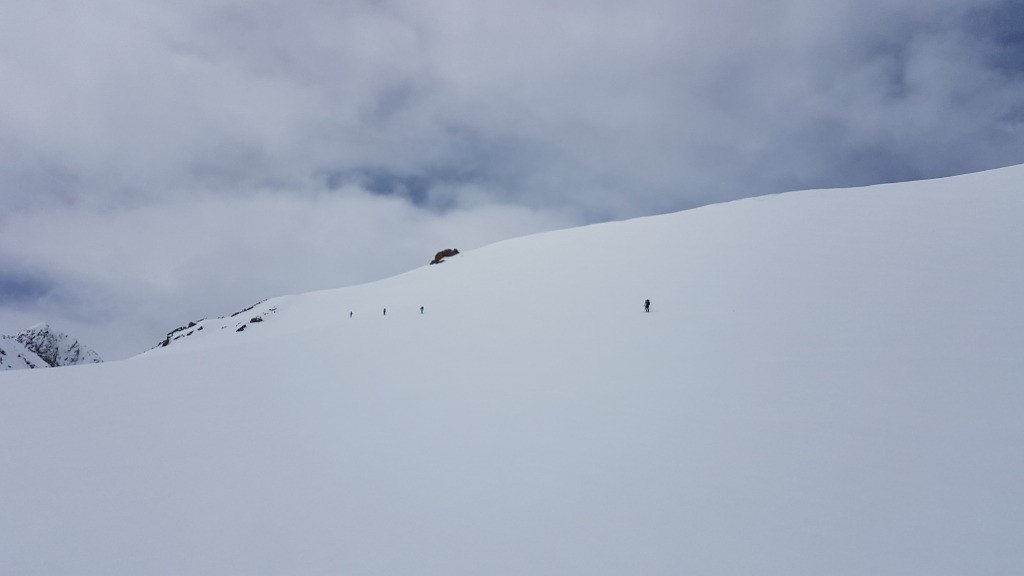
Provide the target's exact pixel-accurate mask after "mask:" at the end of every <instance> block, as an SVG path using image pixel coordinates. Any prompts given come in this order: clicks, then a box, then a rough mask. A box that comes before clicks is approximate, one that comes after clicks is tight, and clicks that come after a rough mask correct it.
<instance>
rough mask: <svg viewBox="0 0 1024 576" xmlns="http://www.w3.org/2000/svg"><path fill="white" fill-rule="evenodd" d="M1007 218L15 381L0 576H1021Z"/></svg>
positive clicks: (964, 207) (349, 310)
mask: <svg viewBox="0 0 1024 576" xmlns="http://www.w3.org/2000/svg"><path fill="white" fill-rule="evenodd" d="M1022 187H1024V167H1013V168H1008V169H1003V170H997V171H992V172H986V173H980V174H975V175H968V176H962V177H956V178H948V179H943V180H936V181H929V182H915V183H906V184H896V185H885V186H875V187H869V188H861V189H849V190H819V191H809V192H799V193H790V194H783V195H778V196H770V197H761V198H755V199H749V200H743V201H738V202H733V203H729V204H722V205H715V206H708V207H705V208H701V209H696V210H691V211H686V212H681V213H677V214H669V215H664V216H656V217H650V218H641V219H636V220H630V221H625V222H615V223H609V224H600V225H594V226H588V227H583V228H577V229H572V230H564V231H559V232H551V233H546V234H540V235H536V236H529V237H525V238H519V239H516V240H511V241H507V242H501V243H498V244H494V245H491V246H488V247H485V248H482V249H479V250H473V251H466V252H463V253H462V254H460V255H459V256H456V257H453V258H450V259H448V260H446V261H445V262H444V263H443V264H441V265H436V266H426V265H425V266H423V267H422V268H419V269H416V270H412V271H410V272H408V273H406V274H402V275H400V276H396V277H393V278H389V279H386V280H382V281H379V282H374V283H371V284H365V285H360V286H353V287H348V288H341V289H336V290H327V291H321V292H313V293H308V294H299V295H292V296H283V297H277V298H271V299H269V300H266V301H264V302H261V303H259V304H257V305H256V306H253V307H251V308H250V309H247V310H245V311H244V312H242V313H238V314H236V315H234V316H227V317H224V318H217V319H205V320H200V321H194V323H192V325H191V326H189V325H188V324H187V323H186V325H185V327H184V328H182V329H180V330H175V331H173V332H172V333H171V334H170V335H169V336H168V339H167V341H166V342H167V345H162V346H157V347H156V348H154V349H152V350H150V351H148V352H146V353H144V354H141V355H140V356H138V357H135V358H132V359H129V360H126V361H121V362H109V363H105V364H98V365H91V366H80V367H73V368H69V369H66V370H56V371H44V370H38V371H11V372H7V373H5V374H4V375H3V376H2V377H0V462H2V471H3V472H2V473H0V510H2V511H3V513H2V514H0V565H2V566H5V569H6V570H8V571H9V572H10V573H12V574H71V573H73V574H417V575H430V574H439V575H440V574H444V575H451V574H491V575H494V574H557V575H566V574H588V575H594V574H615V575H619V574H644V575H654V574H666V575H667V574H671V575H677V574H723V575H726V574H727V575H763V574H786V575H815V576H817V575H821V574H871V575H873V576H877V575H899V576H913V575H920V576H932V575H935V574H971V575H996V574H1019V573H1022V572H1024V530H1022V526H1024V492H1022V490H1021V478H1024V458H1022V457H1021V446H1022V445H1024V419H1022V418H1021V414H1022V413H1024V386H1022V385H1021V384H1022V382H1024V354H1022V350H1024V306H1022V305H1021V294H1024V267H1022V266H1021V263H1022V262H1024V226H1022V224H1024V195H1022V193H1021V190H1022ZM429 252H432V250H430V251H429ZM645 299H650V300H651V303H652V306H651V311H650V313H645V312H644V311H643V302H644V300H645ZM421 306H423V307H424V308H423V312H422V313H421V312H420V307H421ZM385 309H386V314H385ZM243 327H244V329H242V328H243Z"/></svg>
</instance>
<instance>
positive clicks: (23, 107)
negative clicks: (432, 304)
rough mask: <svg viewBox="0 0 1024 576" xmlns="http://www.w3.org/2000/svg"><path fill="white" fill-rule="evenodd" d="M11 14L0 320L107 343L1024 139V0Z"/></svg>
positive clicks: (235, 1) (1, 163)
mask: <svg viewBox="0 0 1024 576" xmlns="http://www.w3.org/2000/svg"><path fill="white" fill-rule="evenodd" d="M0 14H2V16H0V85H2V87H3V88H2V90H0V333H5V334H13V333H16V332H17V331H19V330H21V329H22V328H25V327H28V326H29V325H32V324H35V323H38V322H42V321H48V322H50V323H51V324H52V325H53V326H55V327H57V328H60V329H63V330H66V331H68V332H71V333H73V334H74V335H76V336H77V337H78V338H79V339H81V340H82V341H83V342H85V343H86V344H88V345H91V346H92V347H93V348H95V349H96V350H97V351H98V352H99V353H100V354H101V355H102V356H104V357H105V358H107V359H118V358H124V357H127V356H130V355H133V354H136V353H139V352H142V351H144V350H145V349H147V348H149V347H150V346H152V345H153V344H155V343H156V342H157V341H159V340H160V339H161V338H162V337H163V335H164V334H165V333H166V332H168V331H170V330H171V329H173V328H176V327H177V326H179V325H181V324H184V323H187V322H188V321H189V320H194V319H199V318H202V317H206V316H221V315H225V314H230V313H231V312H234V311H236V310H239V309H241V308H244V307H246V306H248V305H250V304H253V303H255V302H256V301H258V300H261V299H263V298H267V297H272V296H277V295H282V294H288V293H296V292H305V291H309V290H315V289H321V288H331V287H337V286H342V285H348V284H353V283H360V282H365V281H369V280H374V279H378V278H381V277H384V276H388V275H392V274H395V273H399V272H402V271H405V270H408V269H410V268H412V267H415V266H419V265H422V264H424V263H426V262H427V261H428V260H429V259H430V257H431V256H432V255H433V253H434V252H435V251H436V250H438V249H440V248H444V247H458V248H460V249H469V248H474V247H478V246H481V245H483V244H486V243H490V242H493V241H496V240H499V239H503V238H507V237H512V236H519V235H523V234H527V233H531V232H535V231H540V230H548V229H553V228H561V227H568V226H574V225H579V224H583V223H590V222H598V221H605V220H611V219H622V218H629V217H633V216H639V215H646V214H655V213H663V212H670V211H676V210H681V209H686V208H691V207H694V206H699V205H703V204H708V203H712V202H719V201H724V200H730V199H736V198H741V197H746V196H754V195H759V194H765V193H772V192H780V191H786V190H794V189H804V188H818V187H837V186H852V185H861V184H870V183H878V182H887V181H897V180H910V179H920V178H928V177H938V176H945V175H951V174H955V173H964V172H971V171H977V170H983V169H988V168H994V167H999V166H1005V165H1010V164H1017V163H1021V162H1024V4H1022V3H1021V2H1020V1H1019V0H632V1H630V2H622V1H603V0H596V1H595V0H588V1H585V2H584V1H582V0H543V1H539V0H520V1H518V2H481V1H478V0H431V1H429V2H423V1H421V0H396V1H388V0H379V1H372V0H366V1H336V0H335V1H328V0H324V1H317V0H289V1H287V2H284V1H270V0H244V1H242V0H175V1H174V2H156V1H151V0H124V1H119V0H105V1H102V2H80V1H78V0H39V1H36V2H20V1H17V0H0ZM339 313H347V311H339Z"/></svg>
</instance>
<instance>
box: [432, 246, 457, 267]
mask: <svg viewBox="0 0 1024 576" xmlns="http://www.w3.org/2000/svg"><path fill="white" fill-rule="evenodd" d="M458 253H459V249H458V248H445V249H444V250H441V251H440V252H438V253H437V254H435V255H434V259H433V260H431V261H430V263H431V264H440V263H441V262H444V259H445V258H448V257H450V256H455V255H456V254H458Z"/></svg>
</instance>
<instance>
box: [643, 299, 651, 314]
mask: <svg viewBox="0 0 1024 576" xmlns="http://www.w3.org/2000/svg"><path fill="white" fill-rule="evenodd" d="M650 311H651V299H650V298H648V299H647V300H644V312H650Z"/></svg>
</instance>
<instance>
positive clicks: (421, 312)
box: [420, 306, 423, 314]
mask: <svg viewBox="0 0 1024 576" xmlns="http://www.w3.org/2000/svg"><path fill="white" fill-rule="evenodd" d="M420 314H423V306H420Z"/></svg>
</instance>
